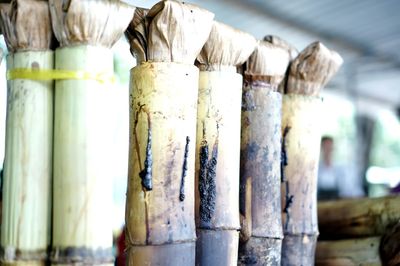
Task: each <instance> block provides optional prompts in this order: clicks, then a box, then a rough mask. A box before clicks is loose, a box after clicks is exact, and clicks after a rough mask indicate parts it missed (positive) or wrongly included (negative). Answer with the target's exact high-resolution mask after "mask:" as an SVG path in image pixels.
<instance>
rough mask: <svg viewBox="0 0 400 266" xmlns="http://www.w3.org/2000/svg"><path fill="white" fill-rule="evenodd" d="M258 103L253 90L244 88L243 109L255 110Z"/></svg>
mask: <svg viewBox="0 0 400 266" xmlns="http://www.w3.org/2000/svg"><path fill="white" fill-rule="evenodd" d="M255 109H256V104H255V102H254V95H253V93H252V91H251V90H244V91H243V94H242V111H254V110H255Z"/></svg>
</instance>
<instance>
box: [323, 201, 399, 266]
mask: <svg viewBox="0 0 400 266" xmlns="http://www.w3.org/2000/svg"><path fill="white" fill-rule="evenodd" d="M318 217H319V220H318V223H319V228H320V238H319V240H318V243H317V251H316V258H315V262H316V265H388V266H394V265H399V263H400V243H399V236H400V198H399V197H396V196H390V197H383V198H371V199H348V200H338V201H329V202H321V203H320V204H319V205H318Z"/></svg>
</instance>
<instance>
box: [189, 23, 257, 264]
mask: <svg viewBox="0 0 400 266" xmlns="http://www.w3.org/2000/svg"><path fill="white" fill-rule="evenodd" d="M255 45H256V40H255V38H254V37H253V36H251V35H249V34H247V33H244V32H241V31H239V30H236V29H233V28H231V27H229V26H227V25H224V24H222V23H219V22H214V24H213V27H212V30H211V33H210V36H209V38H208V40H207V42H206V43H205V45H204V47H203V49H202V51H201V52H200V55H199V56H198V57H197V60H198V62H199V67H200V77H199V97H198V111H197V139H196V140H197V141H196V181H195V183H196V187H197V188H198V189H197V190H196V224H197V229H198V230H197V236H198V240H197V245H196V265H236V264H237V251H238V244H239V232H238V230H239V228H240V221H239V160H240V109H241V108H240V107H241V91H242V75H240V74H238V73H237V70H236V66H238V65H242V64H243V63H244V62H245V61H246V60H247V58H248V57H249V56H250V54H251V53H252V52H253V50H254V47H255Z"/></svg>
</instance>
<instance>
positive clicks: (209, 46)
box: [197, 21, 257, 71]
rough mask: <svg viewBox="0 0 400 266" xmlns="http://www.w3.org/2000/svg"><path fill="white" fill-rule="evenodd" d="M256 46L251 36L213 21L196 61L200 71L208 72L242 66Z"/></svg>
mask: <svg viewBox="0 0 400 266" xmlns="http://www.w3.org/2000/svg"><path fill="white" fill-rule="evenodd" d="M256 44H257V41H256V39H255V38H254V37H253V36H252V35H250V34H248V33H246V32H243V31H240V30H237V29H234V28H232V27H230V26H227V25H225V24H222V23H220V22H217V21H214V23H213V26H212V29H211V33H210V36H209V37H208V40H207V42H206V43H205V44H204V47H203V49H202V50H201V52H200V54H199V55H198V56H197V60H198V61H199V63H200V66H201V69H205V70H208V71H212V70H220V69H221V67H223V66H238V65H242V64H243V63H244V62H245V61H246V60H247V58H248V57H249V56H250V54H251V53H252V52H253V51H254V48H255V46H256Z"/></svg>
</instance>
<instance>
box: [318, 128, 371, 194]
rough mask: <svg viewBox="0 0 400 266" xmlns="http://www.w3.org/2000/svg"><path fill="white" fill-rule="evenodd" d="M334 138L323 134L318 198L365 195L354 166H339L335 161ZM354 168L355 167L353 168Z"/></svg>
mask: <svg viewBox="0 0 400 266" xmlns="http://www.w3.org/2000/svg"><path fill="white" fill-rule="evenodd" d="M334 144H335V143H334V139H333V138H332V137H330V136H323V137H322V139H321V157H320V162H319V168H318V200H334V199H338V198H352V197H360V196H363V195H364V193H363V190H362V188H361V185H360V184H359V182H357V179H356V178H355V177H356V175H354V174H352V173H353V172H354V171H352V166H347V167H343V166H339V165H338V164H336V163H335V162H334V161H333V154H334ZM353 169H354V168H353Z"/></svg>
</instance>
